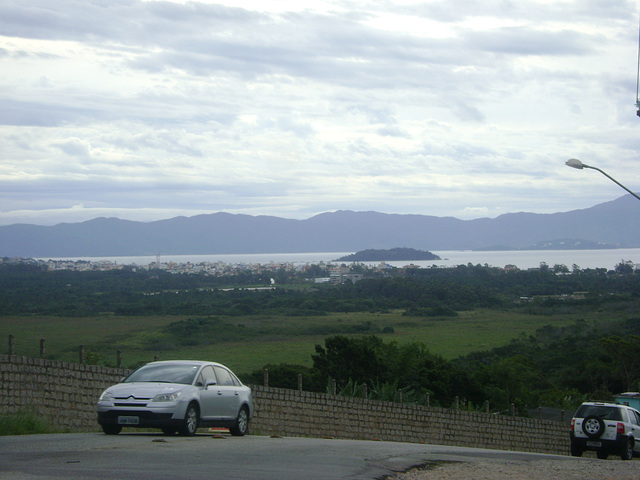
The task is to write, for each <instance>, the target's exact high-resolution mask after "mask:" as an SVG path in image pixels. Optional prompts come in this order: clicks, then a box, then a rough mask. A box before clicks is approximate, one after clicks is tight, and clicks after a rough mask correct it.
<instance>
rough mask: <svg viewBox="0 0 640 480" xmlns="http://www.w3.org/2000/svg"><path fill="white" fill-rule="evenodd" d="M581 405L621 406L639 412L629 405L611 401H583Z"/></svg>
mask: <svg viewBox="0 0 640 480" xmlns="http://www.w3.org/2000/svg"><path fill="white" fill-rule="evenodd" d="M582 405H595V406H598V407H623V408H628V409H629V410H634V411H636V412H638V413H640V411H639V410H637V409H635V408H633V407H630V406H629V405H624V404H622V403H612V402H583V403H582Z"/></svg>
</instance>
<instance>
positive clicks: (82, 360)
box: [79, 345, 84, 365]
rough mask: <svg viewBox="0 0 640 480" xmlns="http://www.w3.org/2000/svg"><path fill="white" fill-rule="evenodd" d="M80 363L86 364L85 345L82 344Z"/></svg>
mask: <svg viewBox="0 0 640 480" xmlns="http://www.w3.org/2000/svg"><path fill="white" fill-rule="evenodd" d="M79 360H80V365H84V345H80V358H79Z"/></svg>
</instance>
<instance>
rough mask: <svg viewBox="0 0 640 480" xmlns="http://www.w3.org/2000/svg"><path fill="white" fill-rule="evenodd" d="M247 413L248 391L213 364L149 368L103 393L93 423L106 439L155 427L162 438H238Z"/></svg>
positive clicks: (246, 422) (164, 364)
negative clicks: (207, 433) (199, 433)
mask: <svg viewBox="0 0 640 480" xmlns="http://www.w3.org/2000/svg"><path fill="white" fill-rule="evenodd" d="M252 414H253V399H252V397H251V389H250V388H249V387H247V386H245V385H243V384H242V382H240V380H238V377H236V376H235V375H234V374H233V372H232V371H231V370H229V369H228V368H227V367H225V366H224V365H221V364H219V363H213V362H201V361H191V360H175V361H163V362H152V363H148V364H146V365H145V366H143V367H140V368H139V369H137V370H136V371H134V372H133V373H132V374H131V375H129V376H128V377H126V378H124V379H123V380H122V382H121V383H118V384H117V385H114V386H112V387H109V388H107V389H106V390H105V391H104V392H103V393H102V395H100V399H99V400H98V423H99V424H100V425H101V426H102V430H103V431H104V433H106V434H109V435H116V434H118V433H120V431H121V430H122V427H125V426H126V427H142V428H160V429H162V431H163V432H164V433H165V434H167V435H172V434H174V433H176V432H178V433H180V434H181V435H195V433H196V430H197V429H198V428H199V427H224V428H228V429H229V431H230V432H231V434H232V435H238V436H242V435H245V434H246V433H247V432H248V428H249V420H250V419H251V416H252Z"/></svg>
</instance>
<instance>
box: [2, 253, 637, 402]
mask: <svg viewBox="0 0 640 480" xmlns="http://www.w3.org/2000/svg"><path fill="white" fill-rule="evenodd" d="M317 273H318V272H317V271H314V269H310V270H308V271H307V272H306V273H304V274H300V273H296V272H294V271H285V270H281V271H278V272H276V273H275V274H274V273H273V272H264V273H260V272H259V273H255V272H242V273H238V274H236V275H234V276H226V277H213V276H206V275H173V274H168V273H166V272H163V271H159V270H156V271H146V270H141V271H135V270H134V269H131V268H127V269H122V270H115V271H111V272H72V271H55V272H49V271H44V270H42V269H40V268H38V267H34V266H30V265H2V266H0V312H2V315H3V317H0V318H8V316H14V317H15V316H19V317H20V318H25V319H26V318H30V317H34V316H50V317H58V318H84V317H89V316H103V317H104V318H106V319H108V318H114V316H120V317H124V318H131V319H132V321H134V319H136V318H140V316H152V317H157V318H160V317H161V316H162V318H163V319H166V318H169V320H163V323H162V324H161V325H160V324H159V325H158V327H157V328H156V329H155V330H154V331H148V332H144V335H142V336H140V337H136V342H137V343H138V344H139V345H138V346H140V348H144V349H148V350H149V351H183V350H181V349H183V348H191V347H195V346H198V345H203V344H216V345H222V344H223V343H224V342H227V343H229V344H232V343H233V344H234V345H240V344H242V343H243V342H250V341H252V340H255V341H258V342H259V341H261V339H264V338H266V336H268V338H269V339H271V340H273V339H274V338H276V339H277V338H281V337H284V336H286V335H307V336H313V338H317V337H318V336H320V337H324V340H323V341H321V342H319V343H317V344H316V347H315V352H310V354H311V353H312V354H311V362H310V364H307V365H300V364H291V363H272V364H269V365H266V366H267V367H268V368H269V375H270V385H272V386H283V387H292V388H295V387H296V386H297V376H298V374H302V375H303V383H304V385H305V388H308V389H314V390H325V389H326V388H327V387H328V385H329V379H335V382H336V384H337V386H338V389H339V390H340V391H341V392H343V393H344V394H353V395H359V394H362V391H363V389H364V384H366V385H367V389H368V392H369V396H370V397H371V398H385V399H392V398H394V396H396V395H397V394H398V391H402V394H403V400H404V401H415V402H424V401H425V398H426V396H427V394H429V397H430V401H431V403H432V404H437V405H444V406H448V405H450V404H451V403H452V402H453V399H454V398H455V397H456V396H458V397H460V398H461V399H463V400H464V401H466V402H468V404H469V405H470V406H471V407H478V408H480V407H481V406H482V404H483V403H484V402H485V401H487V400H488V401H489V404H490V406H491V408H492V410H494V411H501V410H507V409H509V408H510V406H511V405H515V406H516V407H517V408H518V410H519V411H521V412H524V411H525V409H526V407H527V406H528V407H533V406H538V405H545V406H556V407H558V408H567V409H570V408H572V407H574V406H575V405H576V404H579V403H580V402H581V401H582V400H583V399H585V398H587V397H594V398H602V399H604V398H608V397H610V396H611V394H613V393H618V392H621V391H628V390H637V389H638V382H639V381H640V315H639V314H638V306H639V305H640V275H638V274H636V273H634V271H633V269H632V268H631V266H630V265H629V264H628V263H625V262H622V263H621V264H620V265H618V266H617V267H616V269H615V271H609V272H608V271H606V270H604V269H596V270H581V269H579V268H577V267H575V266H574V268H573V271H571V272H569V270H568V269H567V268H566V267H563V266H554V267H553V268H551V267H547V266H545V265H542V268H541V269H539V270H535V271H504V270H502V269H498V268H491V267H487V266H480V265H475V266H474V265H466V266H459V267H456V268H447V269H442V268H430V269H410V270H394V271H390V272H384V273H381V272H365V273H367V276H368V278H367V279H366V280H362V281H359V282H357V283H355V284H351V283H345V284H342V285H329V284H322V285H319V284H314V283H312V282H308V281H305V278H304V277H305V276H306V277H311V276H313V275H315V274H317ZM274 275H275V276H276V277H277V281H276V285H278V288H275V289H269V290H249V289H241V288H232V289H229V288H228V287H230V286H231V287H242V286H246V287H249V286H251V287H256V286H268V285H270V283H271V278H273V277H274ZM223 287H225V288H223ZM576 292H580V293H579V294H576ZM396 311H398V312H401V313H400V314H398V315H400V316H401V318H405V319H406V320H403V322H402V323H400V322H398V321H396V323H394V324H387V325H385V324H381V323H380V322H379V321H378V320H377V319H379V318H390V317H388V315H387V314H388V313H389V312H396ZM477 311H489V312H494V313H493V315H494V316H496V317H499V316H504V315H507V316H511V317H513V318H523V317H524V316H529V317H527V318H532V317H535V318H542V319H544V320H545V322H546V323H547V326H544V327H542V328H539V329H538V330H537V331H531V332H530V334H527V335H521V336H519V337H518V336H516V337H517V338H513V339H512V340H511V341H509V342H507V343H506V344H505V343H504V342H503V343H502V344H499V345H497V346H496V347H495V348H489V349H485V350H483V351H479V350H476V351H474V352H472V353H469V354H466V355H462V356H457V357H455V358H449V359H445V358H444V357H443V356H441V355H438V354H435V353H433V352H431V351H430V350H429V349H428V348H427V347H426V345H425V343H424V342H420V341H406V339H405V340H404V341H402V342H400V341H398V340H396V339H394V338H393V335H394V329H397V328H398V325H409V326H411V328H413V330H411V332H415V331H417V330H419V329H420V328H421V327H420V325H421V324H424V325H425V326H426V323H424V322H427V321H429V322H441V323H443V324H444V325H445V326H446V325H447V324H448V323H447V322H451V325H454V324H455V322H456V321H457V319H459V318H462V317H463V316H464V315H465V314H469V312H472V313H473V312H477ZM336 314H344V315H345V318H348V315H360V316H359V317H358V318H360V319H361V320H360V321H358V322H350V321H343V320H338V321H331V322H329V321H328V320H327V321H326V322H322V321H321V320H320V321H318V320H317V319H318V318H319V319H322V318H327V319H329V318H334V316H335V315H336ZM385 315H387V316H385ZM265 318H276V319H279V322H280V323H281V324H285V323H287V322H286V320H285V319H286V318H296V319H297V318H310V319H311V318H313V319H316V320H314V321H309V322H296V323H294V324H291V325H288V326H287V327H286V328H285V327H284V326H279V324H277V323H273V322H272V323H267V322H265V321H264V319H265ZM558 318H571V319H572V320H571V322H564V323H562V324H559V323H558V322H556V321H555V319H558ZM230 319H237V321H232V320H230ZM585 319H590V320H589V321H587V320H585ZM596 319H597V321H596ZM547 320H548V321H547ZM108 321H109V320H104V322H108ZM50 322H53V323H55V319H53V320H50ZM420 322H423V323H420ZM541 325H544V324H541ZM115 329H116V325H115V323H114V324H113V331H112V332H110V333H111V334H114V332H115ZM107 330H108V329H107ZM108 338H111V337H109V336H108V335H107V340H105V341H109V340H108ZM113 341H115V340H113ZM234 342H235V343H234ZM494 345H495V344H494ZM240 351H242V350H240ZM96 360H98V357H97V356H96ZM262 375H263V373H262V369H258V370H255V371H254V372H253V373H252V374H246V375H245V376H244V379H245V381H254V382H258V383H260V382H261V381H262Z"/></svg>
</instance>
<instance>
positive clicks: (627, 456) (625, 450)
mask: <svg viewBox="0 0 640 480" xmlns="http://www.w3.org/2000/svg"><path fill="white" fill-rule="evenodd" d="M620 458H621V459H622V460H631V459H632V458H633V440H631V439H629V440H627V442H626V443H625V444H624V447H622V453H621V454H620Z"/></svg>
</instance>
